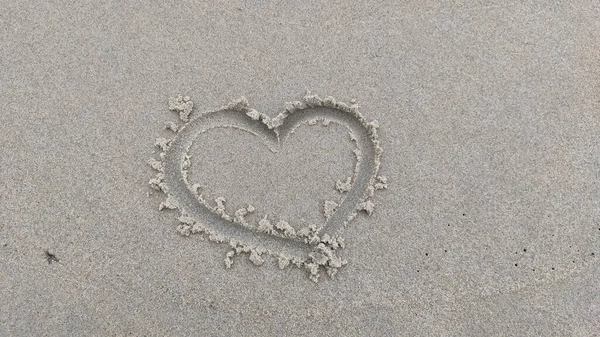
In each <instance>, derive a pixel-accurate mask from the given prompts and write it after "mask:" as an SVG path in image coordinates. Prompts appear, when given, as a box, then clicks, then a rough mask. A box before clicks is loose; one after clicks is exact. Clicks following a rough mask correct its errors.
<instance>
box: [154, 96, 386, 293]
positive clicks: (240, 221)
mask: <svg viewBox="0 0 600 337" xmlns="http://www.w3.org/2000/svg"><path fill="white" fill-rule="evenodd" d="M169 109H170V110H174V111H178V112H179V114H180V119H181V120H182V121H183V122H184V124H183V125H182V126H177V125H176V124H175V123H173V122H170V123H167V128H168V129H170V130H171V131H173V132H175V137H174V138H173V139H170V140H169V139H165V138H159V139H157V141H156V146H158V147H159V148H160V149H161V150H162V152H161V153H160V155H159V156H160V160H156V159H152V160H151V162H150V165H151V166H152V167H153V168H154V169H155V170H157V171H158V173H157V175H156V177H155V178H153V179H151V180H150V185H151V186H152V187H153V188H154V189H156V190H159V191H162V192H164V193H165V195H166V200H165V201H164V202H163V203H161V204H160V207H159V209H161V210H162V209H178V210H179V212H180V216H179V221H180V223H181V224H180V225H179V226H178V231H179V232H180V233H181V234H183V235H185V236H188V235H191V234H196V233H205V234H207V235H208V238H209V239H210V240H212V241H216V242H227V243H229V245H230V246H231V248H232V250H231V251H230V252H228V253H227V256H226V258H225V263H226V266H227V267H230V266H231V265H232V263H233V257H234V256H235V255H237V254H241V253H248V254H249V255H250V260H251V261H252V262H253V263H254V264H257V265H260V264H262V263H263V262H264V258H263V256H264V255H271V256H275V257H276V258H277V260H278V263H279V267H280V268H282V269H283V268H285V267H287V266H288V265H289V264H292V265H295V266H297V267H300V268H305V269H306V270H308V272H309V275H310V278H311V279H312V280H313V281H315V282H316V281H317V280H318V277H319V273H320V270H321V269H325V270H326V271H327V273H328V274H329V275H330V276H332V277H333V276H334V275H335V273H336V272H337V270H338V268H340V267H342V266H343V265H344V264H346V261H345V260H343V259H341V258H340V257H339V256H338V255H337V252H338V251H339V250H340V249H342V248H343V247H344V241H343V239H342V238H341V236H340V234H341V231H342V230H343V228H344V227H345V226H346V225H347V224H348V223H349V222H350V221H351V220H352V219H354V218H355V217H356V215H357V212H358V211H361V210H362V211H365V212H366V213H367V214H371V213H372V212H373V208H374V204H373V202H372V200H371V199H372V197H373V195H374V192H375V191H376V190H380V189H384V188H386V187H387V185H386V179H385V178H384V177H381V176H378V175H377V173H378V170H379V163H380V157H381V148H380V146H379V140H378V135H377V128H378V124H377V122H376V121H373V122H370V123H369V122H367V121H366V120H365V118H364V117H363V116H362V115H361V114H360V113H359V112H358V109H357V106H356V105H347V104H345V103H341V102H338V101H336V100H335V99H333V98H332V97H327V98H324V99H321V98H319V97H318V96H316V95H310V94H307V95H306V96H305V97H304V98H303V100H302V101H296V102H290V103H287V104H286V108H285V110H284V111H283V112H282V113H280V114H279V115H278V116H277V117H275V118H270V117H269V116H267V115H265V114H262V113H260V112H258V111H256V110H254V109H252V108H250V106H249V104H248V102H247V100H246V99H245V98H243V97H242V98H240V99H238V100H236V101H233V102H231V103H229V104H227V105H225V106H223V107H221V108H219V109H217V110H213V111H208V112H204V113H201V114H199V115H198V116H196V117H194V118H192V119H190V118H189V115H190V113H191V112H192V109H193V103H192V101H191V100H190V99H189V98H188V97H185V98H184V97H181V96H177V97H175V98H172V99H171V100H170V101H169ZM319 120H323V121H326V122H327V123H328V122H330V121H331V122H336V123H339V124H341V125H344V126H346V127H347V129H348V130H349V134H350V138H351V140H352V141H353V142H354V143H355V145H356V149H355V150H354V153H355V156H356V166H355V169H354V172H352V174H351V175H349V177H348V179H347V180H346V181H338V182H337V183H336V189H337V190H338V191H339V192H340V193H342V194H343V196H344V198H343V200H342V201H341V203H339V204H337V203H336V202H333V201H327V202H325V205H324V212H325V216H326V219H327V221H326V223H325V224H323V225H321V226H317V225H310V226H308V227H306V228H302V229H298V230H296V229H295V228H294V227H292V226H291V225H290V224H289V222H287V221H284V220H279V221H277V222H275V221H272V220H269V219H267V218H266V217H265V218H263V219H261V220H259V221H257V223H250V222H249V221H248V220H247V219H246V218H245V217H246V215H248V214H249V213H252V212H254V211H255V209H254V207H253V206H250V205H249V206H248V207H246V208H242V209H239V210H237V211H235V212H234V214H227V212H226V209H225V198H223V197H219V198H216V199H215V200H214V205H213V204H211V202H209V201H207V200H205V198H204V196H203V195H202V194H201V191H200V188H199V185H198V184H193V185H192V184H191V183H190V182H189V181H188V178H187V173H188V169H189V167H190V165H191V161H190V155H189V150H190V147H191V146H192V144H193V143H194V141H195V140H196V138H197V137H198V136H199V135H200V134H202V133H204V132H206V131H208V130H211V129H215V128H235V129H239V130H242V131H245V132H249V133H251V134H253V135H254V136H256V137H259V138H260V139H261V140H262V141H263V142H264V143H265V144H266V145H267V147H268V148H269V149H270V150H271V151H273V152H277V150H278V149H279V148H280V147H282V146H284V144H285V141H286V139H287V138H288V137H289V136H290V135H291V134H292V133H293V132H294V131H295V130H296V129H297V128H298V127H299V126H300V125H302V124H303V123H308V124H310V125H313V124H315V123H316V122H317V121H319ZM292 221H293V220H292Z"/></svg>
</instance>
